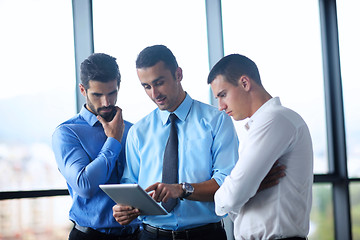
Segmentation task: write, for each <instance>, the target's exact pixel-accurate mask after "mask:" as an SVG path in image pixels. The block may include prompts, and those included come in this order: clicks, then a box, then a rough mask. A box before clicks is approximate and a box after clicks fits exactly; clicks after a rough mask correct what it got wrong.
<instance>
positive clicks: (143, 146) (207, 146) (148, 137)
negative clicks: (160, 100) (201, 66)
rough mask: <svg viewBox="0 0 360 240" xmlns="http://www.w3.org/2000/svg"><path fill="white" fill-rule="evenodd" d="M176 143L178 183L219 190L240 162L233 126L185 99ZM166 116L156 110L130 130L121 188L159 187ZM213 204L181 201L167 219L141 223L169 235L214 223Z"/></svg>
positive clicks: (217, 113) (148, 219)
mask: <svg viewBox="0 0 360 240" xmlns="http://www.w3.org/2000/svg"><path fill="white" fill-rule="evenodd" d="M174 113H175V114H176V115H177V117H178V118H179V119H178V120H177V123H176V124H177V131H178V138H179V145H178V147H179V164H178V165H179V172H178V179H179V183H181V182H188V183H200V182H203V181H207V180H210V179H212V178H213V179H215V180H216V182H217V183H218V184H219V185H221V184H222V183H223V181H224V179H225V177H226V176H227V175H228V174H230V172H231V170H232V168H233V167H234V165H235V163H236V161H237V159H238V145H239V142H238V138H237V135H236V132H235V128H234V125H233V122H232V120H231V119H230V117H229V116H227V115H226V114H225V113H224V112H220V111H219V110H217V109H216V108H215V107H213V106H210V105H207V104H204V103H201V102H199V101H196V100H193V99H192V98H191V97H190V96H189V95H188V94H187V96H186V98H185V99H184V101H183V102H182V103H181V105H180V106H179V107H178V108H177V109H176V110H175V112H174ZM169 115H170V112H168V111H160V110H159V109H158V108H157V109H155V110H154V111H153V112H151V113H150V114H149V115H147V116H146V117H145V118H143V119H141V120H140V121H139V122H137V123H136V124H134V125H133V127H132V128H131V129H130V130H129V133H128V138H127V142H126V156H127V164H126V166H125V170H124V175H123V182H128V183H138V184H139V185H140V186H141V187H143V188H144V189H145V188H147V187H148V186H150V185H151V184H154V183H156V182H161V176H162V165H163V155H164V150H165V145H166V141H167V139H168V136H169V132H170V120H168V117H169ZM221 218H222V217H219V216H217V215H216V214H215V205H214V202H200V201H191V200H187V199H184V200H182V201H179V203H178V204H177V205H176V207H175V208H174V210H172V211H171V213H169V214H168V215H161V216H143V217H141V219H142V220H143V221H144V223H147V224H150V225H152V226H155V227H160V228H164V229H172V230H182V229H188V228H193V227H197V226H201V225H205V224H208V223H213V222H218V221H220V220H221Z"/></svg>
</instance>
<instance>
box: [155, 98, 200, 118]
mask: <svg viewBox="0 0 360 240" xmlns="http://www.w3.org/2000/svg"><path fill="white" fill-rule="evenodd" d="M193 101H194V100H193V99H192V98H191V97H190V96H189V94H187V93H186V96H185V99H184V101H183V102H182V103H181V104H180V106H179V107H178V108H177V109H176V110H175V111H174V112H169V111H167V110H165V111H159V114H160V119H161V121H162V123H163V125H165V124H166V123H167V121H168V119H169V116H170V114H171V113H175V115H176V116H177V117H178V118H179V119H180V120H181V121H185V120H186V117H187V116H188V114H189V112H190V108H191V105H192V103H193Z"/></svg>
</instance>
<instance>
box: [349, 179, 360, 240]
mask: <svg viewBox="0 0 360 240" xmlns="http://www.w3.org/2000/svg"><path fill="white" fill-rule="evenodd" d="M350 206H351V225H352V226H351V229H352V238H353V239H360V183H359V182H357V183H351V184H350Z"/></svg>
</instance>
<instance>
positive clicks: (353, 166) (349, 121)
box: [337, 0, 360, 177]
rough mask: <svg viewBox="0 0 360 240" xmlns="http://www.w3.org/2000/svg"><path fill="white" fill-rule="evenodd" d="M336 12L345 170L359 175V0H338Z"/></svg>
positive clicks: (351, 174)
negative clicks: (344, 142)
mask: <svg viewBox="0 0 360 240" xmlns="http://www.w3.org/2000/svg"><path fill="white" fill-rule="evenodd" d="M337 12H338V26H339V43H340V60H341V75H342V83H343V93H344V94H343V95H344V111H345V127H346V128H345V129H346V144H347V157H348V172H349V176H350V177H360V124H359V122H360V114H359V109H360V101H359V97H358V95H359V91H360V77H359V73H358V72H359V71H358V69H359V66H360V59H359V55H360V45H359V42H360V29H359V26H358V25H359V24H358V23H359V22H360V15H359V12H360V1H358V0H343V1H337ZM356 29H357V30H356Z"/></svg>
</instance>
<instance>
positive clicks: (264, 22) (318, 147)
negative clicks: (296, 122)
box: [222, 0, 329, 173]
mask: <svg viewBox="0 0 360 240" xmlns="http://www.w3.org/2000/svg"><path fill="white" fill-rule="evenodd" d="M222 16H223V31H224V49H225V54H226V55H227V54H231V53H240V54H243V55H245V56H248V57H249V58H251V59H252V60H254V61H255V63H256V64H257V65H258V68H259V71H260V75H261V78H262V82H263V85H264V87H265V88H266V89H267V90H268V91H269V93H270V94H271V95H272V96H279V97H280V100H281V102H282V104H283V105H284V106H286V107H289V108H291V109H293V110H295V111H296V112H298V113H299V114H300V115H301V116H302V117H303V118H304V119H305V121H306V122H307V124H308V126H309V128H310V132H311V135H312V140H313V146H314V172H315V173H327V172H328V171H329V164H328V157H327V148H326V128H325V105H324V88H323V72H322V60H321V45H320V43H321V42H320V26H319V7H318V1H313V0H306V1H288V0H274V1H267V0H257V1H244V0H242V1H240V0H223V1H222ZM304 16H306V17H304ZM314 116H316V117H314Z"/></svg>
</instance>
